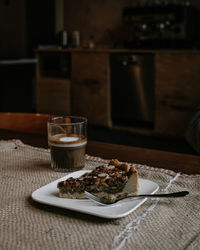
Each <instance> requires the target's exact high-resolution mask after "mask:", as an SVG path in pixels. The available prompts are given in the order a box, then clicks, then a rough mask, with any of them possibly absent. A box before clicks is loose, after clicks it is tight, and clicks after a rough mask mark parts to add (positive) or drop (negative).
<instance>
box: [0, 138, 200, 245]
mask: <svg viewBox="0 0 200 250" xmlns="http://www.w3.org/2000/svg"><path fill="white" fill-rule="evenodd" d="M107 162H108V161H107V160H103V159H100V158H96V157H91V156H88V155H87V156H86V166H85V169H92V168H94V167H95V166H98V165H100V164H102V163H107ZM133 165H134V166H135V167H136V168H137V170H138V172H139V176H140V177H141V178H145V179H149V180H152V181H154V182H156V183H157V184H158V185H159V187H160V190H161V191H165V192H166V191H172V192H174V191H180V190H188V191H189V192H190V195H188V196H186V197H184V198H179V199H148V200H147V201H146V202H145V203H143V204H142V205H141V206H140V207H139V208H137V209H136V210H135V211H133V212H132V213H131V214H129V215H127V216H126V217H123V218H120V219H115V220H108V219H103V218H98V217H94V216H90V215H86V214H82V213H78V212H73V211H70V210H67V209H61V208H56V207H52V206H48V205H43V204H39V203H37V202H35V201H33V200H32V199H31V193H32V192H33V191H34V190H36V189H38V188H40V187H42V186H44V185H46V184H48V183H50V182H52V181H54V180H56V179H58V178H61V177H62V176H64V175H66V174H63V173H58V172H54V171H53V170H51V168H50V153H49V150H47V149H42V148H35V147H32V146H29V145H25V144H23V143H22V142H21V141H19V140H11V141H0V189H1V192H0V249H1V250H11V249H13V250H16V249H20V250H22V249H24V250H29V249H31V250H32V249H35V250H39V249H52V250H55V249H62V250H63V249H79V250H81V249H84V250H85V249H87V250H90V249H91V250H93V249H96V250H98V249H102V250H107V249H130V250H131V249H142V250H145V249H154V250H155V249H163V250H164V249H166V250H170V249H173V250H176V249H180V250H183V249H191V250H192V249H200V195H199V192H200V176H199V175H191V176H188V175H183V174H180V173H175V172H173V171H170V170H163V169H156V168H153V167H149V166H143V165H139V164H133Z"/></svg>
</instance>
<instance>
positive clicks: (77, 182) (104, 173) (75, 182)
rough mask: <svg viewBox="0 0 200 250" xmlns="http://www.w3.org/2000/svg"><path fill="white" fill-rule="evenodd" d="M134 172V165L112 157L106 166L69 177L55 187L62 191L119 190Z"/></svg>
mask: <svg viewBox="0 0 200 250" xmlns="http://www.w3.org/2000/svg"><path fill="white" fill-rule="evenodd" d="M135 173H137V171H136V169H135V168H134V167H131V166H129V165H128V164H127V163H120V162H119V161H118V160H116V159H114V160H111V161H110V162H109V164H108V166H106V165H101V166H98V167H97V168H95V169H94V170H93V171H92V172H88V173H85V174H83V175H82V176H80V177H78V178H76V179H74V178H73V177H70V178H68V179H67V180H65V181H61V182H59V183H58V185H57V187H58V188H59V189H60V192H63V193H65V192H66V193H68V192H69V193H73V192H79V193H81V192H83V191H84V190H86V191H89V192H101V191H103V192H108V193H113V192H120V191H121V190H122V189H123V188H124V186H125V185H126V182H127V181H128V179H129V177H130V176H131V175H132V174H135Z"/></svg>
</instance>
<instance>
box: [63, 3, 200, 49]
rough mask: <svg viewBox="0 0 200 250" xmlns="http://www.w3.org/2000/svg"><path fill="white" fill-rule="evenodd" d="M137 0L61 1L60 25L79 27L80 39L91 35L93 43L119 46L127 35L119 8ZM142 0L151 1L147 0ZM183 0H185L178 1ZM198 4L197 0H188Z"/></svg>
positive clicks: (69, 27)
mask: <svg viewBox="0 0 200 250" xmlns="http://www.w3.org/2000/svg"><path fill="white" fill-rule="evenodd" d="M138 2H139V3H140V2H144V1H138V0H123V1H121V0H95V1H93V0H84V1H82V0H73V1H64V8H63V10H64V28H65V29H66V30H67V31H69V32H72V31H73V30H79V31H80V36H81V41H82V42H83V41H84V40H88V39H89V37H90V36H91V35H93V36H94V38H95V42H96V44H97V45H101V46H104V47H110V46H112V45H113V43H114V45H115V46H117V47H120V46H121V45H122V42H123V40H125V39H126V36H127V33H128V32H127V30H126V29H127V27H126V26H124V25H123V23H122V9H123V8H124V7H127V6H130V5H131V4H133V3H138ZM146 2H148V3H150V2H155V1H154V0H147V1H146ZM179 2H181V1H179ZM182 2H186V1H182ZM190 2H191V4H193V5H194V6H196V7H197V8H200V1H199V0H192V1H190Z"/></svg>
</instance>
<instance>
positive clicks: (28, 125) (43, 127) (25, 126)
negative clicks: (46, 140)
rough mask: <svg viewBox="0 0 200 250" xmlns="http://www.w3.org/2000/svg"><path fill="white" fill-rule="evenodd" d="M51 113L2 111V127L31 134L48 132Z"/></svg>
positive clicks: (0, 124)
mask: <svg viewBox="0 0 200 250" xmlns="http://www.w3.org/2000/svg"><path fill="white" fill-rule="evenodd" d="M51 117H53V115H49V114H38V113H11V112H0V129H3V130H7V131H16V132H24V133H30V134H41V135H44V134H47V120H48V119H49V118H51Z"/></svg>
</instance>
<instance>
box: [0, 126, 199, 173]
mask: <svg viewBox="0 0 200 250" xmlns="http://www.w3.org/2000/svg"><path fill="white" fill-rule="evenodd" d="M2 139H4V140H8V139H20V140H21V141H22V142H23V143H25V144H29V145H32V146H37V147H44V148H47V147H48V144H47V136H45V135H44V136H43V135H33V134H25V133H16V132H10V131H9V132H8V131H2V130H0V140H2ZM86 151H87V154H89V155H91V156H97V157H101V158H103V159H118V160H120V161H125V162H131V163H138V164H143V165H148V166H152V167H156V168H164V169H170V170H174V171H176V172H181V173H185V174H200V156H199V155H190V154H183V153H174V152H167V151H161V150H155V149H147V148H139V147H132V146H124V145H119V144H110V143H104V142H97V141H89V142H88V144H87V150H86Z"/></svg>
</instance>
